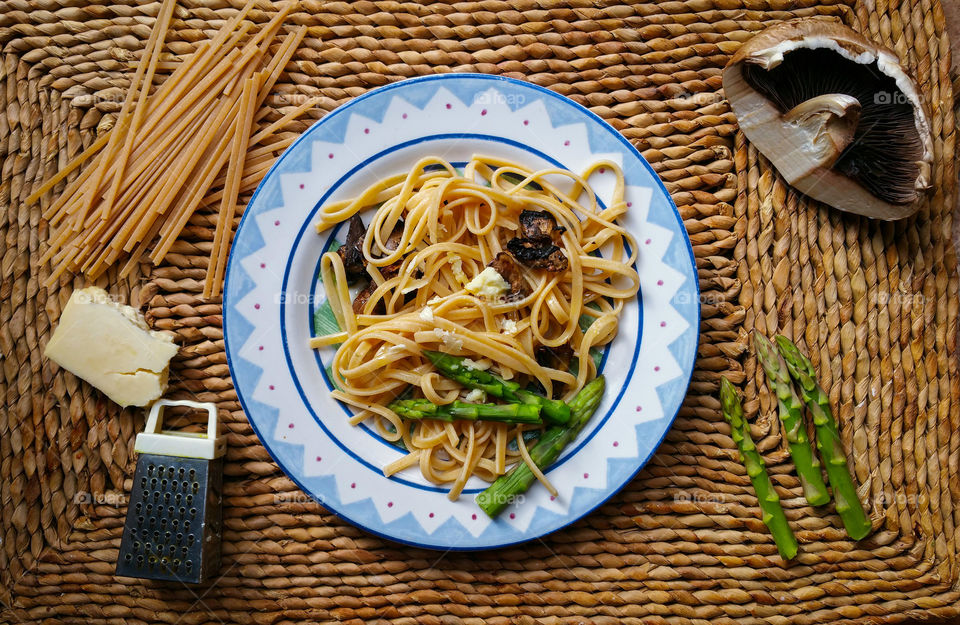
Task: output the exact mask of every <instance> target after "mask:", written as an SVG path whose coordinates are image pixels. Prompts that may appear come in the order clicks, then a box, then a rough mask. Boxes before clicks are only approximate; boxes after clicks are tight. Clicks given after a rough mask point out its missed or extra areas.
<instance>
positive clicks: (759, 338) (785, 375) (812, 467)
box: [753, 332, 830, 506]
mask: <svg viewBox="0 0 960 625" xmlns="http://www.w3.org/2000/svg"><path fill="white" fill-rule="evenodd" d="M753 343H754V345H755V346H756V349H757V360H759V361H760V364H761V365H762V366H763V369H764V371H766V373H767V382H768V383H769V385H770V390H771V391H773V394H774V395H775V396H776V398H777V409H778V411H779V414H780V421H782V422H783V435H784V438H786V439H787V448H788V449H789V450H790V457H791V458H793V464H794V465H795V466H796V467H797V476H798V477H799V478H800V484H801V486H802V487H803V496H804V497H805V498H806V500H807V503H809V504H810V505H811V506H822V505H823V504H825V503H827V502H828V501H830V494H829V493H827V486H826V485H825V484H824V483H823V475H822V469H821V467H820V461H819V460H818V459H817V457H816V455H815V454H814V453H813V448H812V447H811V446H810V439H809V438H808V437H807V424H806V422H805V421H804V418H803V402H802V401H800V398H799V397H797V393H796V391H794V390H793V383H791V382H790V373H789V372H788V371H787V364H786V363H785V362H784V361H783V358H782V357H781V356H780V353H779V352H777V349H776V348H775V347H774V346H773V343H771V342H770V340H769V339H768V338H767V337H765V336H763V335H762V334H760V333H759V332H754V333H753Z"/></svg>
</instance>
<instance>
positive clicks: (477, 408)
mask: <svg viewBox="0 0 960 625" xmlns="http://www.w3.org/2000/svg"><path fill="white" fill-rule="evenodd" d="M387 408H389V409H390V410H392V411H394V412H395V413H397V414H398V415H399V416H400V418H402V419H436V420H438V421H457V420H459V419H465V420H469V421H499V422H500V423H523V424H529V425H541V421H540V406H531V405H527V404H471V403H468V402H462V401H455V402H453V403H451V404H445V405H437V404H434V403H433V402H431V401H430V400H428V399H399V400H395V401H393V402H391V403H390V404H389V405H388V406H387Z"/></svg>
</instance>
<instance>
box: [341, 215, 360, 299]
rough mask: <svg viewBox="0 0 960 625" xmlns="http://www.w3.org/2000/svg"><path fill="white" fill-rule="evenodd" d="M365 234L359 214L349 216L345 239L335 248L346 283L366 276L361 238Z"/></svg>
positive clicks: (351, 282)
mask: <svg viewBox="0 0 960 625" xmlns="http://www.w3.org/2000/svg"><path fill="white" fill-rule="evenodd" d="M365 236H367V229H366V227H365V226H364V225H363V220H362V219H360V216H359V215H354V216H353V217H351V218H350V223H349V227H348V228H347V240H346V242H345V243H344V244H343V245H341V246H340V249H338V250H337V254H339V255H340V260H342V261H343V269H344V272H345V273H346V274H347V284H353V283H354V282H356V281H357V280H359V279H360V278H365V277H366V276H367V262H366V260H365V259H364V258H363V239H364V237H365Z"/></svg>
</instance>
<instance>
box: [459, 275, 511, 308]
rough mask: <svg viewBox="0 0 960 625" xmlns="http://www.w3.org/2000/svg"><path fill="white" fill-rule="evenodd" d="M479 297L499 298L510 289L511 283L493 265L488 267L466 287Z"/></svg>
mask: <svg viewBox="0 0 960 625" xmlns="http://www.w3.org/2000/svg"><path fill="white" fill-rule="evenodd" d="M464 288H465V289H466V290H467V291H468V292H470V293H473V294H474V295H476V296H477V297H482V298H484V299H488V300H497V299H500V297H501V296H503V295H505V294H506V293H507V292H508V291H509V290H510V284H509V283H508V282H507V281H506V280H504V279H503V276H501V275H500V274H499V273H497V270H496V269H494V268H493V267H487V268H486V269H484V270H483V271H481V272H480V273H479V274H478V275H477V277H476V278H474V279H473V280H471V281H470V282H468V283H467V285H466V286H465V287H464Z"/></svg>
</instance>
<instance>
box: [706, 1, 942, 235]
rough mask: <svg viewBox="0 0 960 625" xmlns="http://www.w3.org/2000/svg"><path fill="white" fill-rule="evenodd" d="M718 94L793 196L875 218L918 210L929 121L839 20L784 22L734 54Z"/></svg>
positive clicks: (879, 55)
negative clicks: (792, 189) (721, 93)
mask: <svg viewBox="0 0 960 625" xmlns="http://www.w3.org/2000/svg"><path fill="white" fill-rule="evenodd" d="M723 89H724V93H725V94H726V97H727V99H728V100H729V101H730V106H731V107H732V108H733V112H734V113H735V114H736V116H737V121H738V123H739V124H740V128H741V129H742V130H743V132H744V134H745V135H746V136H747V138H748V139H749V140H750V141H751V142H752V143H753V144H754V145H755V146H756V147H757V149H758V150H759V151H760V152H761V153H762V154H763V155H764V156H766V157H767V158H768V159H770V161H771V162H772V163H773V165H774V166H775V167H776V168H777V170H778V171H779V172H780V173H781V174H782V175H783V177H784V178H785V179H786V180H787V182H789V183H790V184H791V185H793V186H794V187H795V188H796V189H797V190H799V191H801V192H803V193H805V194H806V195H808V196H810V197H812V198H813V199H815V200H819V201H821V202H824V203H826V204H829V205H831V206H833V207H835V208H839V209H840V210H844V211H848V212H851V213H857V214H859V215H865V216H867V217H873V218H877V219H884V220H892V219H902V218H904V217H908V216H909V215H912V214H913V213H914V212H916V210H917V209H918V208H919V200H920V199H921V198H922V196H923V192H924V191H926V190H927V189H928V188H929V186H930V171H931V167H932V161H933V141H932V139H931V135H930V123H929V120H928V117H927V114H926V112H925V111H924V108H923V104H922V102H921V100H920V93H919V89H918V88H917V85H916V83H915V82H914V80H913V79H912V78H911V77H910V76H909V75H908V74H907V73H906V71H904V69H903V68H902V67H901V66H900V64H899V62H898V61H897V57H896V56H894V54H893V53H892V52H890V51H889V50H887V49H885V48H881V47H880V46H877V45H876V44H874V43H873V42H871V41H869V40H867V39H865V38H864V37H862V36H861V35H859V34H858V33H856V32H854V31H853V30H851V29H849V28H847V27H846V26H844V25H842V24H840V23H839V22H833V21H826V20H821V19H805V18H800V19H795V20H790V21H788V22H783V23H781V24H777V25H775V26H771V27H770V28H767V29H766V30H764V31H763V32H761V33H760V34H758V35H756V36H754V37H753V38H752V39H750V40H749V41H747V43H745V44H744V45H743V46H742V47H741V48H740V49H739V50H738V51H737V53H736V54H735V55H734V56H733V58H732V59H731V60H730V62H729V63H728V64H727V67H726V68H725V69H724V71H723Z"/></svg>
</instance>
